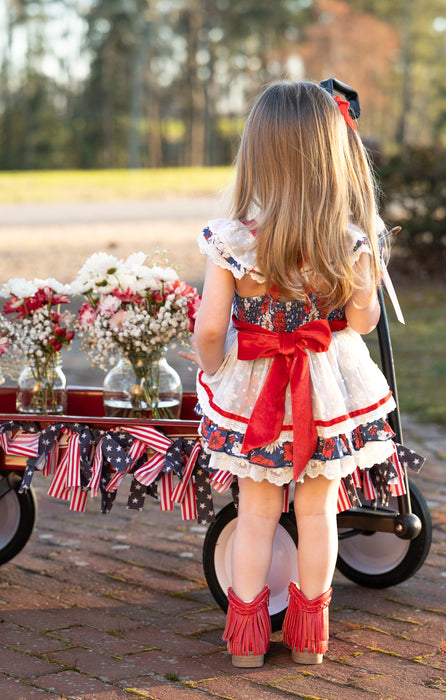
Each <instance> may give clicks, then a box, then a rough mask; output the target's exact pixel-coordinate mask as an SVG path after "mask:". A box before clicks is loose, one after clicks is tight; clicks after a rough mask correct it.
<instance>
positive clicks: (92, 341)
mask: <svg viewBox="0 0 446 700" xmlns="http://www.w3.org/2000/svg"><path fill="white" fill-rule="evenodd" d="M71 286H72V289H73V291H74V293H78V294H82V295H84V296H85V298H86V299H87V301H85V302H84V303H83V304H82V306H81V308H80V310H79V314H78V326H79V334H80V337H81V338H82V341H83V342H82V348H83V349H84V350H85V351H86V352H87V353H88V355H89V356H90V358H91V362H92V364H93V365H94V366H97V367H100V368H101V369H103V370H107V369H109V368H110V366H113V365H114V364H116V362H117V361H118V359H119V360H120V361H125V362H127V363H129V364H130V365H131V368H132V371H133V374H134V378H133V383H132V380H130V387H129V389H128V393H129V394H130V399H129V401H130V405H131V407H132V408H134V409H142V411H141V412H140V413H138V412H137V411H136V410H135V411H133V412H129V413H127V414H126V415H133V416H134V417H140V416H142V415H144V416H150V417H152V418H159V417H171V416H169V415H166V413H165V412H163V411H160V410H159V409H160V405H161V401H160V393H161V388H160V387H159V381H160V378H159V376H155V374H154V372H155V371H156V372H157V373H158V374H159V371H160V366H159V362H160V361H161V360H162V358H163V355H164V353H165V350H166V347H167V346H168V344H169V343H170V342H171V341H173V340H176V341H180V342H186V341H187V339H188V338H189V336H190V333H191V332H192V331H193V325H194V319H195V316H196V314H197V311H198V308H199V304H200V297H199V295H198V294H197V291H196V290H195V289H194V288H193V287H191V286H190V285H188V284H186V283H185V282H182V281H180V280H179V278H178V274H177V272H176V271H175V270H174V269H173V268H172V267H170V266H168V265H166V266H161V265H159V264H150V263H147V261H146V256H145V255H144V253H134V254H133V255H130V256H129V257H128V258H127V259H126V260H125V261H124V260H119V259H118V258H116V257H114V256H113V255H108V254H106V253H95V254H94V255H92V256H91V257H90V258H89V259H88V260H87V261H86V262H85V264H84V265H83V267H82V268H81V269H80V270H79V272H78V274H77V277H76V279H75V280H74V282H73V283H72V285H71ZM178 379H179V378H178ZM106 382H107V379H106ZM121 393H122V392H121ZM104 400H105V403H106V411H107V401H106V397H105V396H104ZM108 415H115V413H113V412H112V411H111V412H110V411H109V412H108ZM120 415H122V414H120Z"/></svg>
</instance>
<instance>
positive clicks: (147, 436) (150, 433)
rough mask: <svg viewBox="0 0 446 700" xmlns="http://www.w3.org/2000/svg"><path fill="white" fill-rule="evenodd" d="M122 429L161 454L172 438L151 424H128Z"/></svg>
mask: <svg viewBox="0 0 446 700" xmlns="http://www.w3.org/2000/svg"><path fill="white" fill-rule="evenodd" d="M123 430H124V431H125V432H127V433H129V434H130V435H133V437H135V438H137V439H138V440H140V441H141V442H143V443H145V444H146V445H147V447H152V448H153V449H154V450H157V452H162V453H163V454H164V453H165V452H166V450H167V448H168V447H169V446H170V445H171V444H172V440H170V439H169V438H168V437H166V436H165V435H163V434H162V433H160V432H159V430H156V429H155V428H152V427H151V426H139V425H130V426H126V427H125V428H123Z"/></svg>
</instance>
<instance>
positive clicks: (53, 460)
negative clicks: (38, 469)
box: [42, 440, 59, 476]
mask: <svg viewBox="0 0 446 700" xmlns="http://www.w3.org/2000/svg"><path fill="white" fill-rule="evenodd" d="M58 461H59V443H58V441H57V440H55V441H54V445H53V447H52V448H51V451H50V454H49V456H48V459H47V461H46V462H45V464H44V467H43V469H42V474H43V475H44V476H50V475H51V474H54V473H55V471H56V467H57V463H58Z"/></svg>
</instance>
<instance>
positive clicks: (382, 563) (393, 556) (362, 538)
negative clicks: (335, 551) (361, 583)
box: [339, 530, 410, 576]
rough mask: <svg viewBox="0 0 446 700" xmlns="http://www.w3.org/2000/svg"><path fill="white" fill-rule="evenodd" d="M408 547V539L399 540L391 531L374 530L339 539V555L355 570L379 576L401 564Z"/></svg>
mask: <svg viewBox="0 0 446 700" xmlns="http://www.w3.org/2000/svg"><path fill="white" fill-rule="evenodd" d="M339 532H340V533H342V532H345V530H339ZM409 547H410V540H401V539H400V538H399V537H397V536H396V535H393V534H392V533H391V532H374V533H372V534H371V535H355V536H354V537H349V538H347V539H345V540H340V542H339V555H340V557H341V558H342V560H343V561H344V562H345V563H346V564H348V566H350V567H351V568H352V569H355V571H358V572H360V573H363V574H369V575H372V576H379V575H380V574H386V573H388V572H389V571H392V570H393V569H395V568H396V567H397V566H398V565H399V564H401V562H402V561H403V559H404V557H405V556H406V555H407V552H408V551H409Z"/></svg>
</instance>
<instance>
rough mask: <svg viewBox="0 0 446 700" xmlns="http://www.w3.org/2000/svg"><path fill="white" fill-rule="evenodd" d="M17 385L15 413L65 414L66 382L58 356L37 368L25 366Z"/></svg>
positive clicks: (60, 359)
mask: <svg viewBox="0 0 446 700" xmlns="http://www.w3.org/2000/svg"><path fill="white" fill-rule="evenodd" d="M17 384H18V389H17V395H16V409H17V413H37V414H43V415H47V414H54V415H63V414H65V413H66V410H67V380H66V377H65V374H64V373H63V371H62V358H61V356H60V354H57V355H54V356H52V357H51V358H49V359H48V360H47V361H46V362H43V363H42V364H40V365H39V366H38V367H34V366H30V365H28V366H26V367H25V368H24V369H23V370H22V372H21V374H20V376H19V378H18V382H17Z"/></svg>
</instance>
